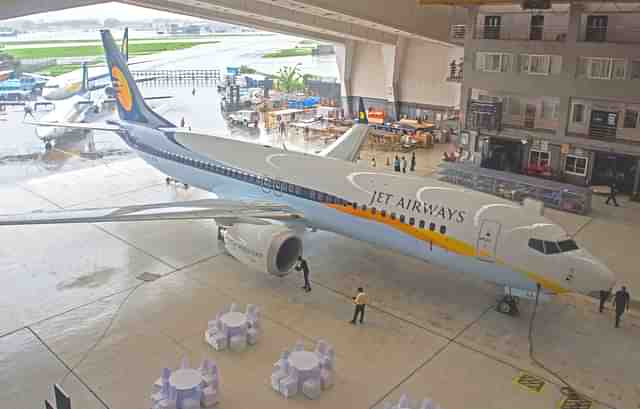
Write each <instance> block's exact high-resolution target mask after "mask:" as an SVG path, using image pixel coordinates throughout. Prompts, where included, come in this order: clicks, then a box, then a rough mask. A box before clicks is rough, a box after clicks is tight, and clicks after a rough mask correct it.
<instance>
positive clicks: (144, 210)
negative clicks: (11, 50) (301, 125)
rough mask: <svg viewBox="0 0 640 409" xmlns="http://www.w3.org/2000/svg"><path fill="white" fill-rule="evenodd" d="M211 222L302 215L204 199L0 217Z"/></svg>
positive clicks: (16, 221) (16, 222)
mask: <svg viewBox="0 0 640 409" xmlns="http://www.w3.org/2000/svg"><path fill="white" fill-rule="evenodd" d="M195 219H212V220H215V221H216V222H218V223H221V224H233V223H238V222H243V223H251V224H268V223H269V222H268V221H266V220H264V219H268V220H282V221H287V220H294V219H301V216H300V215H298V214H296V213H294V212H292V211H291V210H290V209H289V208H288V207H286V206H283V205H278V204H273V203H267V202H242V201H233V200H218V199H203V200H193V201H185V202H169V203H153V204H145V205H133V206H121V207H106V208H91V209H69V210H53V211H35V212H30V213H22V214H11V215H0V226H20V225H29V224H67V223H107V222H136V221H158V220H195Z"/></svg>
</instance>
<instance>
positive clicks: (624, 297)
mask: <svg viewBox="0 0 640 409" xmlns="http://www.w3.org/2000/svg"><path fill="white" fill-rule="evenodd" d="M630 301H631V297H630V296H629V293H628V292H627V287H625V286H622V288H621V289H619V290H618V291H617V292H616V295H615V296H614V297H613V305H614V306H615V307H616V328H619V327H620V318H621V317H622V314H624V312H625V311H628V310H629V302H630Z"/></svg>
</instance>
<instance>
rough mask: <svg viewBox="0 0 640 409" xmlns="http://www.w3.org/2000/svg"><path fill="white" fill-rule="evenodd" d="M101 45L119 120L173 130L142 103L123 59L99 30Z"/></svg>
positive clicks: (110, 39)
mask: <svg viewBox="0 0 640 409" xmlns="http://www.w3.org/2000/svg"><path fill="white" fill-rule="evenodd" d="M100 34H101V36H102V45H103V47H104V53H105V56H106V60H107V66H108V67H109V74H110V75H111V82H112V84H113V88H114V89H115V99H116V106H117V107H118V115H119V117H120V119H122V120H125V121H128V122H137V123H139V124H142V125H146V126H149V127H151V128H175V127H176V126H175V125H174V124H172V123H171V122H169V121H168V120H166V119H164V118H163V117H162V116H160V115H158V114H157V113H155V112H154V111H153V110H152V109H151V108H149V106H148V105H147V104H146V103H145V102H144V98H143V97H142V94H141V93H140V90H139V89H138V86H137V85H136V82H135V80H134V79H133V76H132V75H131V72H130V71H129V67H128V65H127V62H126V61H125V59H124V57H123V56H122V54H121V53H120V51H119V50H118V47H117V46H116V43H115V41H114V40H113V36H112V35H111V32H110V31H109V30H101V31H100Z"/></svg>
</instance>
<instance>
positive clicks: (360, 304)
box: [351, 287, 368, 324]
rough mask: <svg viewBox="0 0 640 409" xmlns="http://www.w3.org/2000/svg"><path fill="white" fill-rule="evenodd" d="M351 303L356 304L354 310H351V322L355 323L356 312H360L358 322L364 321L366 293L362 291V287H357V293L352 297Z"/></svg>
mask: <svg viewBox="0 0 640 409" xmlns="http://www.w3.org/2000/svg"><path fill="white" fill-rule="evenodd" d="M352 300H353V304H354V305H355V306H356V309H355V311H354V312H353V319H352V320H351V323H352V324H355V323H356V320H357V318H358V314H360V324H362V321H364V308H365V307H366V306H367V302H368V299H367V294H366V293H365V292H364V290H363V289H362V287H360V288H358V294H357V295H356V296H355V297H353V298H352Z"/></svg>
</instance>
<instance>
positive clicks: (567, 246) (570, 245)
mask: <svg viewBox="0 0 640 409" xmlns="http://www.w3.org/2000/svg"><path fill="white" fill-rule="evenodd" d="M558 246H560V250H562V252H563V253H564V252H565V251H573V250H578V245H577V244H576V242H575V241H573V240H563V241H561V242H559V243H558Z"/></svg>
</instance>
